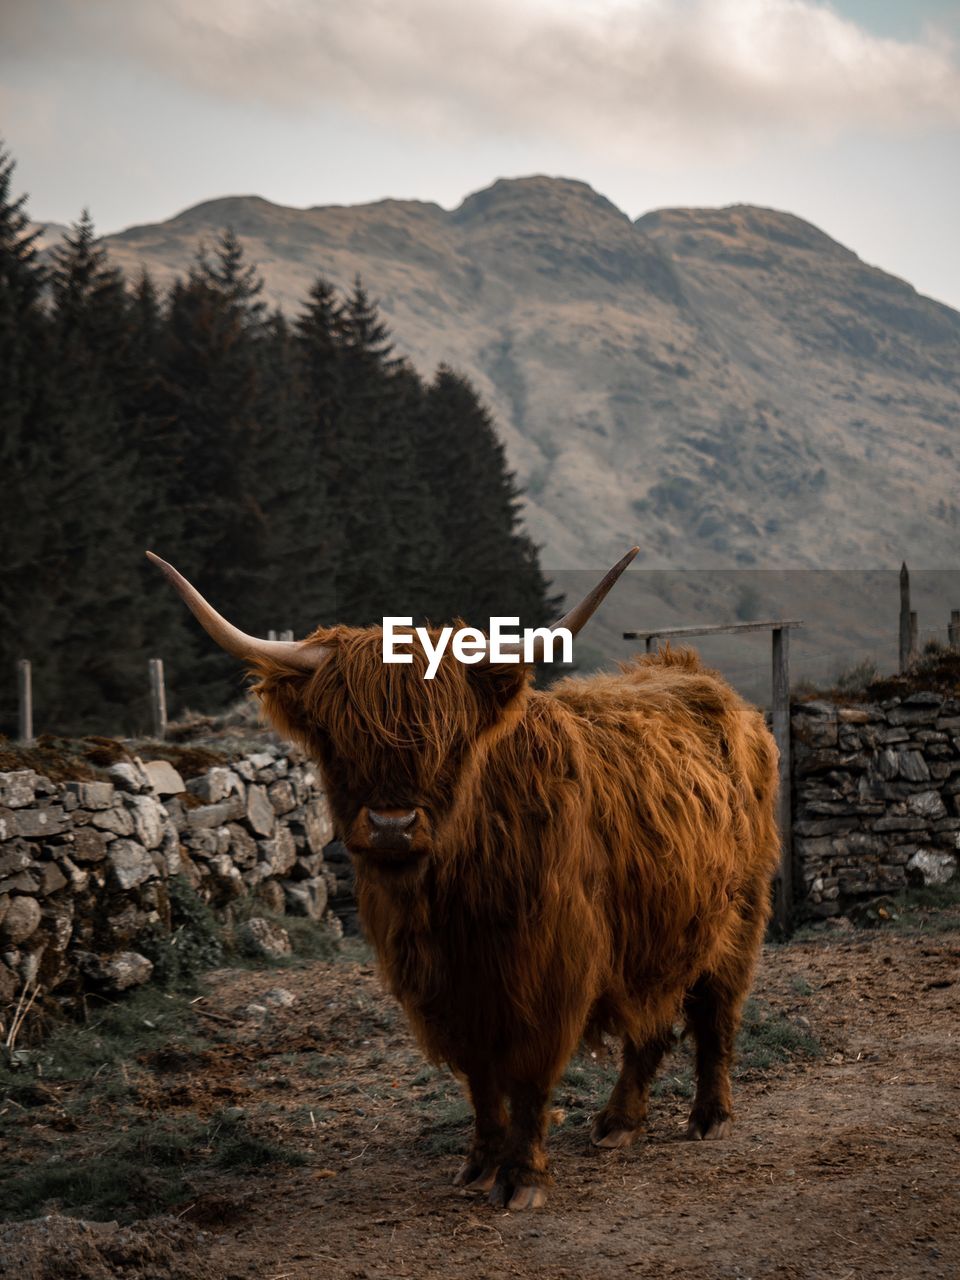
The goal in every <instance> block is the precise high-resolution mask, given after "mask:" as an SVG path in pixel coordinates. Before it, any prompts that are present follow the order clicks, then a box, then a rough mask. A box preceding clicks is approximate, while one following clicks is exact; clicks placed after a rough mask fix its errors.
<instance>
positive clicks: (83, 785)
mask: <svg viewBox="0 0 960 1280" xmlns="http://www.w3.org/2000/svg"><path fill="white" fill-rule="evenodd" d="M64 790H65V791H66V793H67V795H70V796H73V798H74V799H75V800H76V802H77V804H78V805H79V806H80V808H81V809H109V808H110V806H111V805H112V804H113V803H114V801H115V799H116V788H115V787H114V785H113V783H112V782H68V783H66V785H65V788H64Z"/></svg>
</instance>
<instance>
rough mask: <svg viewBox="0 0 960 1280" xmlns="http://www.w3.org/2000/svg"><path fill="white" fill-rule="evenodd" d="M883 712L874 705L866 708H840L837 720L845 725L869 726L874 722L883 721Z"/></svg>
mask: <svg viewBox="0 0 960 1280" xmlns="http://www.w3.org/2000/svg"><path fill="white" fill-rule="evenodd" d="M882 718H883V712H882V711H881V710H880V708H879V707H877V706H874V705H873V704H872V703H870V704H868V705H867V706H865V707H838V709H837V719H838V720H840V721H841V722H842V723H843V724H869V723H870V722H871V721H872V720H881V719H882Z"/></svg>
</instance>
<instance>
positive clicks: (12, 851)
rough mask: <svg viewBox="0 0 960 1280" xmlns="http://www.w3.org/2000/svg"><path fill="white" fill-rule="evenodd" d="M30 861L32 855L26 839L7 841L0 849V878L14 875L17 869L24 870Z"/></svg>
mask: <svg viewBox="0 0 960 1280" xmlns="http://www.w3.org/2000/svg"><path fill="white" fill-rule="evenodd" d="M32 861H33V855H32V852H31V848H30V845H28V844H27V842H26V840H11V841H9V843H8V844H6V845H5V846H4V847H3V848H2V849H0V880H2V879H3V878H4V877H5V876H12V875H16V873H17V872H18V871H26V869H27V867H29V865H30V863H31V862H32Z"/></svg>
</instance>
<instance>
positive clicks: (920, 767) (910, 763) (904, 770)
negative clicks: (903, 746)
mask: <svg viewBox="0 0 960 1280" xmlns="http://www.w3.org/2000/svg"><path fill="white" fill-rule="evenodd" d="M897 755H898V757H899V762H900V776H901V777H903V778H906V779H907V781H908V782H929V781H930V770H929V769H928V768H927V762H926V760H924V758H923V756H922V754H921V753H920V752H919V751H898V752H897Z"/></svg>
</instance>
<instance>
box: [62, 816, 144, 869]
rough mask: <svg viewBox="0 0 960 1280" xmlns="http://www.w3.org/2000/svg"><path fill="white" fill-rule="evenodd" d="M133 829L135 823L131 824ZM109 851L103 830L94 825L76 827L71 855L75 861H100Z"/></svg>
mask: <svg viewBox="0 0 960 1280" xmlns="http://www.w3.org/2000/svg"><path fill="white" fill-rule="evenodd" d="M130 826H131V829H132V827H133V823H131V824H130ZM106 852H107V840H106V837H105V836H104V834H103V832H102V831H96V830H95V829H94V828H93V827H79V828H75V829H74V832H73V844H72V846H71V848H70V856H71V858H73V860H74V862H100V861H102V859H103V857H104V855H105V854H106Z"/></svg>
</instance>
